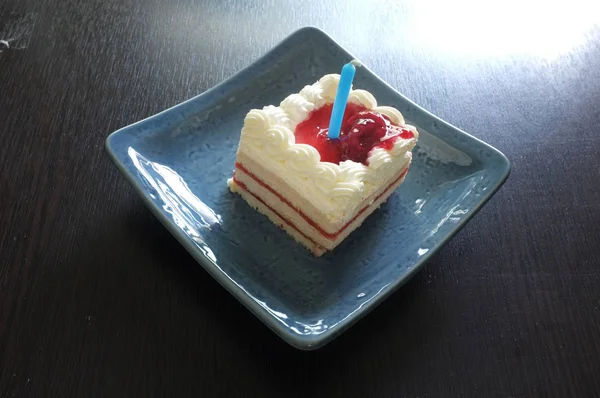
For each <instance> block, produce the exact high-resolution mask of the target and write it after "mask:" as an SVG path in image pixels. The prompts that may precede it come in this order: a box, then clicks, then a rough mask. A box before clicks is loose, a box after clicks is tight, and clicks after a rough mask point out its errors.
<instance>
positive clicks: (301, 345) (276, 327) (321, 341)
mask: <svg viewBox="0 0 600 398" xmlns="http://www.w3.org/2000/svg"><path fill="white" fill-rule="evenodd" d="M304 34H309V35H319V36H321V37H322V38H323V39H324V40H327V41H329V42H330V43H331V44H334V45H335V46H337V47H338V49H339V50H340V51H341V52H342V54H344V55H345V56H346V57H347V58H350V59H353V58H355V57H354V56H352V54H350V53H349V52H348V51H347V50H346V49H344V47H342V46H341V45H340V44H339V43H338V42H336V41H335V40H334V39H333V38H331V37H330V36H329V35H328V34H327V33H325V32H324V31H322V30H321V29H319V28H316V27H313V26H306V27H303V28H300V29H298V30H296V31H294V32H292V33H291V34H289V35H288V36H287V37H286V38H284V39H283V40H281V41H279V42H278V43H277V44H276V45H274V46H273V47H272V48H271V49H269V50H268V51H267V52H266V53H264V54H263V55H262V56H260V57H259V58H258V59H257V60H255V61H254V62H252V63H251V64H250V65H248V66H246V67H245V68H243V69H241V70H240V71H238V72H236V73H234V74H233V75H231V76H230V77H228V78H226V79H224V80H223V81H221V82H220V83H218V84H216V85H215V86H213V87H212V88H210V89H208V90H206V91H204V92H202V93H200V94H198V95H196V96H194V97H192V98H190V99H188V100H185V101H183V102H181V103H179V104H176V105H174V106H172V107H169V108H167V109H165V110H163V111H161V112H159V113H156V114H154V115H151V116H149V117H147V118H144V119H142V120H139V121H137V122H135V123H132V124H130V125H127V126H125V127H122V128H120V129H118V130H116V131H114V132H113V133H111V134H110V135H108V137H107V138H106V141H105V145H104V147H105V150H106V152H107V153H108V155H109V157H110V159H111V160H112V162H113V163H114V164H115V166H116V167H117V168H118V169H119V171H120V172H121V173H122V174H123V175H124V176H125V178H126V180H127V181H128V182H129V183H130V184H131V185H132V186H133V188H134V190H135V191H136V192H137V193H138V195H140V196H141V198H142V201H143V202H144V204H145V205H146V207H148V208H149V209H150V210H151V212H152V213H153V214H154V216H155V217H156V218H157V219H158V220H159V221H160V222H161V224H163V226H164V227H165V228H167V230H168V231H169V232H170V233H171V234H172V235H173V236H174V237H175V239H176V240H177V241H178V242H179V243H180V244H181V245H182V246H183V247H184V248H185V249H186V250H187V251H188V253H189V254H191V255H192V257H193V258H194V259H195V260H196V261H197V262H198V263H199V264H200V265H201V266H202V268H203V269H204V270H205V271H206V272H208V274H209V275H211V276H212V277H213V279H215V280H216V281H217V282H218V283H219V284H220V285H221V286H223V287H224V288H225V289H226V290H227V291H228V292H229V293H230V294H231V295H232V296H234V297H235V298H236V299H237V300H238V301H239V302H240V303H242V305H244V306H245V307H246V308H247V309H248V310H249V311H250V312H252V313H253V314H254V315H255V316H256V317H257V318H258V319H259V320H260V321H261V322H262V323H263V324H265V325H266V326H267V327H268V328H269V329H271V330H272V331H273V332H274V333H275V334H277V335H278V336H279V337H280V338H281V339H283V340H284V341H285V342H287V343H288V344H290V345H291V346H293V347H295V348H298V349H301V350H315V349H317V348H320V347H323V346H324V345H326V344H327V343H329V342H331V341H332V340H334V339H335V338H336V337H337V336H339V335H340V334H341V333H343V332H344V331H345V330H347V329H348V328H349V327H350V326H352V325H353V324H354V323H356V322H357V321H358V320H360V319H361V318H363V317H364V316H365V315H367V314H368V313H369V312H371V311H372V310H373V309H374V308H375V307H377V306H378V305H379V304H381V303H382V302H383V301H385V300H386V299H387V298H388V297H389V296H390V295H391V294H393V293H394V292H395V291H396V290H397V289H399V288H400V287H401V286H402V285H404V284H405V283H406V282H408V281H409V280H410V279H411V278H412V277H413V276H414V275H416V273H417V272H419V271H421V269H422V268H423V266H424V265H425V263H427V261H428V260H429V258H430V257H431V256H433V255H434V254H436V253H437V252H438V251H439V250H441V249H442V248H443V247H444V246H445V245H446V244H447V243H448V242H449V241H450V240H451V239H452V238H454V236H455V235H456V234H457V233H458V232H459V231H461V230H462V229H463V228H464V226H465V225H466V224H467V223H468V222H469V221H470V220H471V219H472V218H473V217H474V216H475V215H476V214H477V213H478V212H479V211H480V210H481V208H482V207H483V206H484V205H485V204H486V203H487V202H488V201H489V200H490V199H491V197H492V196H493V195H494V194H495V193H496V192H497V191H498V189H500V187H501V186H502V185H503V184H504V182H505V181H506V180H507V178H508V177H509V175H510V173H511V165H510V161H509V160H508V158H507V157H506V156H505V155H504V154H503V153H502V152H501V151H499V150H498V149H496V148H494V147H493V146H491V145H490V144H488V143H486V142H484V141H482V140H480V139H479V138H477V137H474V136H472V135H470V134H469V133H467V132H465V131H463V130H461V129H459V128H458V127H456V126H454V125H452V124H450V123H448V122H447V121H445V120H443V119H441V118H440V117H438V116H436V115H434V114H433V113H431V112H430V111H428V110H427V109H424V108H423V107H421V106H420V105H418V104H416V103H414V102H413V101H412V100H410V99H409V98H406V97H405V96H404V95H403V94H402V93H400V92H398V91H397V90H396V89H395V88H393V87H392V86H390V85H389V84H388V83H387V82H385V81H384V80H382V79H381V78H380V77H379V76H378V75H377V74H375V73H374V72H373V71H371V70H370V69H369V68H368V67H367V66H365V65H363V68H364V69H366V70H367V71H368V72H369V74H370V75H371V77H372V78H374V79H376V80H378V81H379V83H380V84H383V85H385V86H386V87H387V88H388V89H389V90H391V91H393V93H395V94H396V95H398V96H400V97H401V98H402V99H403V100H406V101H407V102H408V103H409V104H411V105H412V106H413V107H415V109H417V110H418V111H419V112H422V113H424V114H425V115H426V116H427V117H429V118H431V119H433V120H434V121H436V122H437V123H439V124H442V125H443V126H444V127H445V128H447V129H451V130H454V132H456V133H459V134H461V135H464V136H466V137H468V138H469V139H472V140H474V141H475V142H476V143H477V144H478V145H480V146H483V147H485V148H486V149H487V150H488V151H490V152H491V153H492V154H493V155H494V156H495V157H496V159H499V160H500V165H501V166H503V168H502V169H501V170H500V178H498V179H497V180H495V182H493V183H492V184H490V185H489V188H490V189H489V190H487V192H486V193H485V194H483V195H482V196H481V199H480V200H479V201H478V202H477V203H476V204H475V205H474V206H473V207H472V209H471V211H469V213H468V214H467V215H466V216H465V217H463V218H461V220H460V221H459V222H458V223H457V224H456V226H455V227H454V228H453V229H452V230H451V231H449V233H448V234H447V235H445V236H443V237H442V238H441V239H440V241H439V242H438V243H437V244H436V245H435V246H434V247H433V248H431V249H430V250H429V251H428V252H427V253H426V254H424V255H423V256H422V257H421V258H420V259H419V261H417V262H415V263H414V265H413V266H412V267H411V268H410V269H409V270H408V271H407V272H406V273H404V274H403V275H402V276H400V277H399V278H397V279H395V280H392V282H391V283H390V284H389V285H387V286H386V287H385V288H384V289H382V290H381V291H380V292H379V294H377V295H376V296H374V297H373V298H372V299H371V300H369V301H367V302H365V303H363V305H362V306H361V307H360V308H359V309H358V310H356V311H355V312H354V313H353V314H351V315H350V316H348V317H347V318H346V319H344V320H343V321H340V322H339V323H338V324H337V325H336V327H334V328H331V329H328V330H326V331H325V332H323V333H320V334H307V335H300V334H294V333H293V332H291V331H290V330H289V328H287V327H284V326H282V325H281V324H280V323H279V322H278V321H277V320H276V319H275V318H274V317H273V316H272V315H270V314H269V313H268V311H266V310H265V309H264V308H262V307H261V306H260V305H259V304H257V303H256V302H255V301H254V300H253V299H251V298H250V295H249V294H248V293H247V292H246V291H245V290H244V289H242V288H240V286H239V285H237V284H236V283H235V282H234V281H232V280H231V279H229V278H227V277H226V276H225V275H224V273H223V272H221V271H220V267H219V265H218V264H217V263H215V262H213V261H212V260H211V259H210V258H208V257H207V256H206V255H204V254H203V253H202V252H201V251H200V250H198V248H197V247H196V246H194V245H192V244H191V242H190V240H189V238H188V237H187V235H185V234H183V232H182V231H181V230H180V229H179V228H175V227H174V225H173V223H172V221H171V220H169V218H168V217H167V216H166V215H165V214H164V212H162V211H161V210H160V208H159V207H158V206H157V205H156V204H155V203H154V202H153V201H152V199H151V197H150V195H149V194H148V192H147V190H146V189H145V188H144V186H143V185H142V184H141V181H140V180H139V179H138V178H136V177H135V176H134V175H133V174H132V173H130V172H129V171H128V170H127V168H126V167H125V163H124V162H123V161H122V160H121V159H120V158H119V156H118V155H117V153H116V150H115V149H114V145H115V144H114V141H115V138H116V137H118V136H121V135H124V134H126V133H127V132H128V130H131V129H133V128H136V127H139V126H140V125H142V124H147V123H149V122H151V121H153V120H156V119H159V118H161V116H164V115H165V114H167V113H173V111H175V110H181V109H185V108H189V107H191V105H192V104H194V103H195V102H198V101H199V100H200V99H202V98H204V99H209V100H210V99H211V98H212V97H214V96H215V95H216V96H217V98H218V97H220V96H219V95H218V90H219V89H221V88H223V87H226V86H228V85H229V84H231V83H233V82H235V81H238V80H240V79H244V78H245V76H244V75H250V76H252V75H253V74H254V72H255V69H257V67H258V66H259V65H261V64H262V63H264V62H265V61H268V59H269V57H270V56H271V55H272V54H273V53H274V52H275V51H276V50H278V49H280V48H281V47H283V46H285V45H286V44H287V43H288V42H293V41H294V40H296V39H297V37H298V36H302V35H304ZM182 114H183V112H182ZM180 117H181V119H182V120H183V119H184V118H183V116H180ZM492 158H493V157H492ZM478 159H479V160H481V161H482V164H483V165H484V166H485V164H486V163H488V162H489V161H486V160H484V159H482V158H478ZM482 170H486V168H485V167H482Z"/></svg>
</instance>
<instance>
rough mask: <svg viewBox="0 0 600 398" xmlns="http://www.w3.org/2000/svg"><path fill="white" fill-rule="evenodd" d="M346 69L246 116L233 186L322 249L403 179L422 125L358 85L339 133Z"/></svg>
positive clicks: (340, 238)
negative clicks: (334, 119)
mask: <svg viewBox="0 0 600 398" xmlns="http://www.w3.org/2000/svg"><path fill="white" fill-rule="evenodd" d="M339 78H340V77H339V75H333V74H332V75H326V76H324V77H322V78H321V79H320V80H319V81H318V82H317V83H315V84H313V85H312V86H306V87H304V88H303V89H302V91H300V93H298V94H292V95H290V96H288V97H287V98H286V99H284V100H283V102H281V104H280V105H279V106H278V107H275V106H266V107H264V108H263V109H262V110H261V109H253V110H251V111H250V112H249V113H248V114H247V116H246V118H245V119H244V127H243V128H242V134H241V139H240V143H239V147H238V150H237V157H236V163H235V171H234V175H233V178H231V179H229V180H228V181H227V184H228V185H229V187H230V189H231V191H233V192H237V193H239V194H240V195H241V196H242V197H243V198H244V199H245V200H246V202H248V204H250V206H252V207H254V208H255V209H256V210H258V211H259V212H260V213H262V214H264V215H266V216H267V217H268V218H269V219H270V220H271V221H272V222H274V223H275V224H277V225H279V226H280V227H282V228H283V229H284V230H286V231H287V232H288V234H290V235H291V236H292V237H293V238H294V239H295V240H297V241H298V242H299V243H301V244H303V245H304V246H306V247H307V248H308V249H309V250H310V251H312V253H313V254H314V255H315V256H320V255H322V254H323V253H325V252H326V251H328V250H333V249H334V248H335V247H336V246H337V245H339V244H340V243H341V242H342V241H343V240H344V239H345V238H346V237H347V236H348V235H349V234H350V233H351V232H352V231H353V230H355V229H356V228H357V227H358V226H359V225H360V224H361V223H362V222H363V221H364V220H365V218H366V217H368V216H369V214H371V213H372V212H373V211H374V210H375V209H377V208H378V207H379V206H380V205H381V204H382V203H383V202H385V201H386V200H387V198H388V197H389V196H390V195H391V194H392V193H393V192H394V191H395V190H396V188H398V186H399V185H400V184H401V183H402V181H404V177H405V176H406V173H407V171H408V167H409V166H410V163H411V160H412V154H411V152H410V151H411V150H412V148H413V147H414V146H415V144H416V141H417V138H418V133H417V130H416V128H415V127H413V126H409V125H407V124H405V123H404V119H403V117H402V115H401V114H400V112H399V111H398V110H396V109H394V108H392V107H389V106H378V105H377V101H376V100H375V98H374V97H373V95H371V94H370V93H369V92H367V91H365V90H352V91H351V92H350V97H349V100H348V104H347V106H346V111H345V113H344V118H343V123H342V129H341V133H340V136H339V138H338V139H329V138H328V136H327V131H328V127H329V119H330V116H331V111H332V105H333V102H334V98H335V95H336V90H337V86H338V83H339Z"/></svg>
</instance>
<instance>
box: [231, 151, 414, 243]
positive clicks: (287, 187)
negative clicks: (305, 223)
mask: <svg viewBox="0 0 600 398" xmlns="http://www.w3.org/2000/svg"><path fill="white" fill-rule="evenodd" d="M411 160H412V153H411V152H405V153H404V155H403V156H402V157H399V158H398V159H397V160H396V162H394V163H393V164H389V165H387V167H388V168H389V170H388V173H386V174H387V175H386V176H385V177H386V179H382V180H381V182H380V183H379V187H378V189H377V190H374V191H373V192H372V193H371V194H370V195H369V196H367V197H365V198H362V201H361V202H360V203H358V204H357V205H356V206H354V207H353V208H351V209H343V211H340V212H339V217H337V218H333V217H331V214H330V213H329V212H327V211H326V209H324V208H323V207H318V206H316V205H315V204H314V202H312V201H309V200H308V199H307V198H306V191H302V190H298V188H296V187H295V186H293V185H291V184H290V183H289V181H288V180H285V179H283V178H281V177H280V176H279V174H278V173H275V172H274V171H273V170H271V169H270V168H268V167H266V166H265V165H262V164H260V163H259V162H258V161H256V160H254V157H253V156H252V154H248V153H247V152H246V151H243V150H240V151H238V154H237V158H236V164H241V165H243V167H244V168H245V169H246V170H248V171H250V173H252V174H253V175H254V176H255V177H256V178H257V179H259V180H260V181H262V182H264V183H265V184H267V185H269V186H270V187H274V189H275V190H276V191H277V193H278V194H279V195H281V196H283V197H284V198H286V199H287V200H288V201H289V202H290V203H291V205H292V207H294V208H295V209H301V210H302V212H303V213H304V214H306V215H308V217H309V218H310V219H311V220H313V221H315V222H316V223H317V224H318V225H319V227H320V228H321V229H322V230H323V231H324V233H325V234H336V233H337V232H338V231H339V230H340V229H341V228H342V227H343V226H344V225H345V224H347V223H348V222H349V221H350V220H351V219H352V218H353V217H354V216H355V215H356V213H357V212H358V211H360V210H361V209H362V208H363V207H365V205H367V204H370V203H371V202H372V201H373V200H374V199H375V197H376V196H378V195H379V194H380V193H381V192H382V191H383V190H385V189H386V188H387V187H388V186H389V185H390V183H391V182H392V181H393V180H395V179H396V178H397V177H398V175H399V174H400V173H401V172H403V171H404V170H405V169H407V168H408V166H409V165H410V163H411ZM309 184H310V181H306V185H309Z"/></svg>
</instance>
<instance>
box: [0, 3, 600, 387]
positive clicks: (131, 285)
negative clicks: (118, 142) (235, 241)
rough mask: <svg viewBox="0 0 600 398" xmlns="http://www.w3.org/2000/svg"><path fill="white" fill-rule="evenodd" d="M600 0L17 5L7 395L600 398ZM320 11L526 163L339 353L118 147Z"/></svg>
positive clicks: (8, 61) (5, 99) (315, 20)
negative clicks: (138, 188)
mask: <svg viewBox="0 0 600 398" xmlns="http://www.w3.org/2000/svg"><path fill="white" fill-rule="evenodd" d="M586 3H592V2H584V1H575V2H569V3H568V4H567V3H561V4H558V3H557V5H552V4H554V3H552V4H550V5H548V4H546V2H541V1H536V2H534V3H533V4H531V3H529V2H526V1H520V2H515V1H512V2H511V1H509V2H499V3H498V5H496V6H489V5H488V6H484V5H480V4H479V3H478V2H472V1H469V2H465V1H462V2H454V3H452V4H444V3H441V2H440V3H433V2H431V1H427V2H421V3H418V4H417V3H416V2H412V1H411V2H408V1H407V2H406V3H403V4H402V5H399V3H397V2H394V1H392V0H389V1H384V0H380V1H370V2H360V1H349V2H346V1H341V0H340V1H314V2H309V1H303V2H300V1H293V0H281V1H280V0H277V1H275V0H271V1H259V0H253V1H244V0H229V1H217V0H205V1H202V0H196V1H194V0H143V1H142V0H3V1H0V33H1V34H0V40H4V41H6V43H5V44H2V42H0V50H2V52H1V53H0V193H1V195H0V254H1V256H0V397H100V396H102V397H148V396H173V397H185V396H219V397H226V396H227V397H228V396H257V397H258V396H260V397H266V396H273V397H282V396H324V397H327V396H343V397H364V396H373V397H387V396H390V397H392V396H394V397H396V396H397V397H456V396H473V397H496V396H497V397H592V396H598V395H599V394H600V381H599V380H600V379H599V378H598V375H599V374H600V358H599V356H600V270H599V266H600V27H599V25H598V22H600V10H599V8H600V7H599V6H596V5H592V4H586ZM305 25H315V26H318V27H320V28H322V29H324V30H325V31H327V32H328V33H329V34H331V35H332V36H333V37H334V38H335V39H336V40H338V41H339V42H340V43H341V44H342V45H343V46H345V47H346V48H348V49H349V50H350V51H351V52H353V53H354V54H355V55H356V56H358V57H359V58H360V59H361V60H363V61H364V62H365V63H366V64H367V65H368V66H369V67H370V68H371V69H373V70H374V71H375V72H376V73H378V74H379V75H380V76H382V77H383V78H384V79H385V80H387V81H388V82H389V83H390V84H391V85H393V86H394V87H395V88H397V89H398V90H399V91H401V92H403V93H405V94H406V95H407V96H408V97H409V98H411V99H413V100H414V101H416V102H417V103H419V104H420V105H422V106H424V107H425V108H427V109H429V110H431V111H432V112H433V113H435V114H437V115H439V116H441V117H442V118H444V119H446V120H448V121H449V122H451V123H453V124H455V125H457V126H458V127H460V128H462V129H464V130H466V131H468V132H470V133H472V134H474V135H475V136H477V137H479V138H481V139H483V140H485V141H487V142H489V143H491V144H492V145H494V146H496V147H497V148H499V149H500V150H501V151H503V152H504V153H505V154H506V155H507V156H508V158H509V159H510V160H511V162H512V170H513V171H512V175H511V176H510V178H509V179H508V181H507V183H506V184H505V185H504V187H503V188H502V189H501V190H500V191H499V193H498V194H497V195H496V196H495V197H494V198H493V199H492V200H491V201H490V202H489V203H488V204H487V205H486V206H485V207H484V208H483V210H482V211H481V212H480V213H479V214H478V215H477V216H476V217H475V218H474V219H473V221H472V222H471V223H469V225H468V226H467V227H466V228H465V229H464V230H463V231H462V232H460V233H459V234H458V235H457V236H456V237H455V238H454V239H453V240H452V241H451V242H450V243H449V244H448V245H447V246H446V247H445V248H444V249H443V250H441V252H440V253H439V254H437V255H436V256H435V257H434V258H433V259H432V260H431V261H430V262H429V263H428V264H427V265H426V267H425V269H424V270H423V271H422V272H420V273H419V274H418V275H417V276H416V277H415V278H414V279H412V280H411V281H410V282H409V283H408V284H406V285H405V286H404V287H402V288H401V289H400V290H399V291H398V292H397V293H395V294H394V295H393V296H392V297H390V299H389V300H387V301H386V302H385V303H384V304H382V305H381V306H380V307H378V308H377V309H376V310H375V311H374V312H372V313H371V314H369V315H368V316H367V317H366V318H365V319H363V320H362V321H360V322H359V323H358V324H356V325H355V326H354V327H352V328H351V329H350V330H348V331H347V332H346V333H345V334H343V335H342V336H341V337H340V338H339V339H337V340H335V341H334V342H333V343H331V344H330V345H328V346H326V347H324V348H323V349H321V350H318V351H315V352H301V351H297V350H295V349H293V348H291V347H289V346H288V345H286V344H285V343H284V342H282V341H281V340H280V339H279V338H277V337H276V336H275V335H274V334H273V333H271V332H270V331H269V330H268V329H267V328H266V327H265V326H263V325H262V324H261V323H260V321H258V320H257V319H255V318H254V317H253V315H251V314H250V313H249V312H248V311H247V310H245V309H244V308H243V307H242V305H241V304H239V303H238V302H237V301H236V300H235V299H234V298H232V297H231V296H230V295H229V293H227V292H226V291H225V290H224V289H222V288H221V287H220V286H219V285H218V284H217V283H216V282H215V281H214V280H212V279H211V278H210V277H209V275H208V274H207V273H206V272H204V271H203V270H202V269H201V268H200V267H199V266H198V265H197V264H196V263H195V261H194V260H193V259H192V257H191V256H190V255H188V254H187V252H186V251H185V250H184V249H183V248H182V247H181V246H180V245H179V244H178V243H177V242H176V241H175V239H174V238H172V237H171V236H170V235H169V233H168V232H167V231H166V229H165V228H163V227H162V225H160V223H159V222H158V221H157V220H156V219H155V218H154V217H153V216H152V214H151V213H150V212H149V211H148V210H147V209H146V208H145V207H144V205H143V204H142V201H141V200H140V199H139V198H138V197H137V196H136V194H135V193H134V192H133V189H132V188H131V187H130V186H129V185H128V184H127V183H126V181H125V179H124V178H123V177H122V176H121V175H120V173H119V172H118V171H117V169H116V168H115V167H114V166H113V165H112V164H111V162H110V161H109V159H108V156H107V155H106V153H105V152H104V148H103V145H104V140H105V138H106V136H107V135H108V134H109V133H110V132H112V131H114V130H116V129H118V128H120V127H123V126H125V125H128V124H130V123H132V122H135V121H137V120H139V119H142V118H145V117H147V116H150V115H153V114H155V113H157V112H159V111H161V110H163V109H165V108H167V107H170V106H172V105H175V104H177V103H179V102H181V101H183V100H186V99H188V98H191V97H192V96H195V95H197V94H199V93H201V92H203V91H204V90H206V89H208V88H210V87H212V86H213V85H215V84H216V83H218V82H219V81H221V80H222V79H224V78H226V77H227V76H230V75H231V74H233V73H235V72H236V71H238V70H240V69H242V68H244V67H245V66H246V65H248V64H249V63H250V62H252V61H253V60H255V59H256V58H257V57H259V56H260V55H261V54H263V53H264V52H266V51H267V50H268V49H269V48H270V47H272V46H273V45H274V44H275V43H277V42H278V41H280V40H281V39H283V38H284V37H285V36H286V35H288V34H289V33H291V32H292V31H294V30H295V29H297V28H299V27H302V26H305ZM7 47H8V48H7ZM240 323H244V324H246V323H247V324H249V325H250V326H249V328H247V329H244V330H241V329H239V328H238V325H239V324H240Z"/></svg>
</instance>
